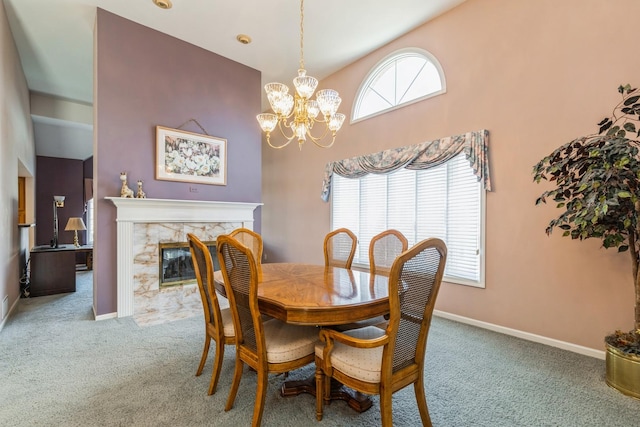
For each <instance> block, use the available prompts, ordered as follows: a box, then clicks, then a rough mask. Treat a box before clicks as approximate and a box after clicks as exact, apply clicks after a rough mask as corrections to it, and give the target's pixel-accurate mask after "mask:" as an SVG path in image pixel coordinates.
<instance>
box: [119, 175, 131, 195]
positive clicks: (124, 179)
mask: <svg viewBox="0 0 640 427" xmlns="http://www.w3.org/2000/svg"><path fill="white" fill-rule="evenodd" d="M120 181H122V188H120V197H124V198H128V199H133V190H132V189H130V188H129V186H128V185H127V173H126V172H120Z"/></svg>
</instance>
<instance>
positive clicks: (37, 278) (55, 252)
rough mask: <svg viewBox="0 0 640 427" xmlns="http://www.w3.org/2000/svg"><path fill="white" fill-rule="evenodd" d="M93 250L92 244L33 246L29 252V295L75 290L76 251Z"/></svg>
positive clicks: (37, 295)
mask: <svg viewBox="0 0 640 427" xmlns="http://www.w3.org/2000/svg"><path fill="white" fill-rule="evenodd" d="M88 251H93V247H92V246H80V247H78V248H76V247H75V246H74V245H58V247H57V248H52V247H51V246H49V245H42V246H34V247H33V248H32V249H31V254H30V265H29V269H30V279H29V289H30V293H29V295H30V296H32V297H39V296H42V295H53V294H60V293H65V292H75V291H76V253H77V252H88Z"/></svg>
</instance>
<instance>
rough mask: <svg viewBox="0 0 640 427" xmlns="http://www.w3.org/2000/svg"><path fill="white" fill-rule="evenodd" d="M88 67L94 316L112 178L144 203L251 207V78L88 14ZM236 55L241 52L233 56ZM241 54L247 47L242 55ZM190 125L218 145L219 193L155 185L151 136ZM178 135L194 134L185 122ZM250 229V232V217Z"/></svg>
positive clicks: (254, 184) (255, 105)
mask: <svg viewBox="0 0 640 427" xmlns="http://www.w3.org/2000/svg"><path fill="white" fill-rule="evenodd" d="M96 37H97V40H96V55H97V57H96V68H95V72H96V75H95V77H94V78H95V98H94V108H95V115H96V120H95V133H96V138H97V148H96V152H95V153H94V156H95V163H94V164H95V165H96V167H95V169H94V188H95V191H96V194H95V198H96V202H97V203H96V227H97V230H96V236H95V242H94V269H95V273H94V274H95V277H94V280H95V290H96V295H95V297H94V301H95V307H94V308H95V311H96V314H97V315H98V316H100V315H105V314H109V313H114V312H116V311H117V295H116V289H117V288H116V286H117V276H116V222H115V218H116V208H115V206H114V205H113V204H112V203H111V202H110V201H108V200H104V198H105V197H107V196H119V195H120V184H121V182H120V179H119V176H120V172H122V171H127V172H128V176H129V184H130V187H132V188H134V189H135V182H136V181H137V180H138V179H141V180H143V181H144V190H145V192H146V194H147V197H150V198H158V199H179V200H216V201H232V202H261V201H262V192H261V191H262V190H261V174H262V170H261V156H262V152H261V137H260V128H259V127H258V124H257V122H256V119H255V115H256V114H257V113H259V112H260V108H261V106H260V92H261V83H260V78H261V76H260V72H258V71H257V70H254V69H252V68H249V67H246V66H244V65H241V64H239V63H237V62H234V61H231V60H229V59H226V58H223V57H221V56H219V55H216V54H214V53H211V52H209V51H206V50H204V49H201V48H199V47H196V46H194V45H191V44H189V43H186V42H183V41H181V40H178V39H176V38H173V37H171V36H168V35H166V34H163V33H159V32H157V31H155V30H152V29H150V28H147V27H144V26H142V25H139V24H136V23H134V22H131V21H128V20H126V19H124V18H121V17H119V16H117V15H114V14H112V13H109V12H107V11H104V10H102V9H98V12H97V28H96ZM239 48H244V47H239ZM249 48H251V47H250V46H249ZM189 119H195V120H197V121H198V122H199V123H200V124H201V125H202V127H204V129H205V130H206V131H207V133H209V134H210V135H213V136H216V137H220V138H225V139H226V140H227V185H224V186H221V185H204V184H193V183H182V182H172V181H160V180H156V179H155V169H154V164H155V128H156V126H157V125H161V126H166V127H171V128H176V127H179V126H181V125H182V124H183V123H185V122H187V121H188V120H189ZM182 129H184V130H187V131H191V132H196V133H202V131H201V130H200V129H199V128H198V126H197V125H195V124H194V123H188V124H187V125H185V126H184V127H183V128H182ZM255 228H256V229H257V230H260V210H259V209H258V210H256V215H255Z"/></svg>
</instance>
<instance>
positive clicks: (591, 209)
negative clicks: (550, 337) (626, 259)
mask: <svg viewBox="0 0 640 427" xmlns="http://www.w3.org/2000/svg"><path fill="white" fill-rule="evenodd" d="M618 92H619V93H620V94H621V95H622V100H621V101H620V103H619V104H618V105H617V106H616V107H615V108H614V109H613V112H612V115H611V117H607V118H605V119H603V120H602V121H601V122H600V123H598V126H599V127H600V129H599V131H598V133H597V134H594V135H589V136H583V137H580V138H576V139H574V140H573V141H571V142H568V143H566V144H564V145H562V146H561V147H559V148H558V149H556V150H555V151H553V152H552V153H551V154H550V155H548V156H547V157H545V158H543V159H542V160H540V162H538V163H537V164H536V165H535V166H534V167H533V176H534V181H535V182H536V183H540V181H541V180H546V181H550V182H552V183H553V184H554V185H555V188H554V189H552V190H548V191H545V192H544V193H542V195H541V196H540V197H539V198H538V199H537V200H536V205H538V204H540V203H547V201H550V202H553V203H555V204H556V206H557V207H558V208H560V209H563V210H564V211H563V212H562V213H561V214H560V215H559V216H558V217H557V218H556V219H553V220H552V221H551V222H549V226H548V227H547V229H546V232H547V234H548V235H549V234H551V232H552V231H553V230H554V228H559V229H560V230H562V231H563V236H570V237H571V238H572V239H579V240H583V239H588V238H594V237H595V238H599V239H602V245H603V246H604V247H605V248H617V250H618V252H628V253H629V255H630V257H631V273H632V277H633V284H634V287H635V325H634V329H633V330H631V331H630V332H622V331H617V332H616V333H614V334H611V335H609V336H607V337H606V338H605V341H606V342H607V343H608V344H609V345H612V346H614V347H616V348H618V349H619V350H621V351H624V352H625V353H628V354H634V355H640V275H639V274H638V264H639V262H640V258H639V256H640V227H639V226H640V222H639V216H640V156H639V152H640V140H638V138H639V137H640V93H639V92H638V91H637V89H635V88H631V86H629V85H626V86H620V87H619V88H618Z"/></svg>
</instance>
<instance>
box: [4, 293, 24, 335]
mask: <svg viewBox="0 0 640 427" xmlns="http://www.w3.org/2000/svg"><path fill="white" fill-rule="evenodd" d="M19 301H20V297H18V298H16V300H15V301H14V302H13V304H12V305H11V308H10V309H9V311H8V312H7V315H6V316H4V319H2V323H0V332H2V329H3V328H4V325H5V323H7V320H9V317H11V313H13V310H15V308H16V307H17V306H18V302H19Z"/></svg>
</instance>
